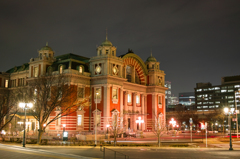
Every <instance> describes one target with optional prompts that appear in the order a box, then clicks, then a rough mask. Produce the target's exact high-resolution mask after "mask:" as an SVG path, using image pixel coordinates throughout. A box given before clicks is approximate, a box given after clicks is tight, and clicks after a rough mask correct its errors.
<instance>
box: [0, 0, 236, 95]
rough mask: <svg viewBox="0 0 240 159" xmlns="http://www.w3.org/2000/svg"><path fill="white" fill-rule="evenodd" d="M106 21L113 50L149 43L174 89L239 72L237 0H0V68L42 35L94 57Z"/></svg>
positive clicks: (31, 52) (140, 49) (30, 51)
mask: <svg viewBox="0 0 240 159" xmlns="http://www.w3.org/2000/svg"><path fill="white" fill-rule="evenodd" d="M106 28H107V29H108V39H109V40H110V41H111V42H112V43H113V45H114V46H116V47H117V56H119V55H121V54H125V53H126V52H127V51H128V48H130V49H132V50H133V51H134V53H135V54H137V55H139V56H140V57H141V58H142V59H143V61H146V59H147V57H148V56H150V53H151V50H152V54H153V56H154V57H155V58H156V59H157V60H158V61H159V62H160V69H162V70H164V71H165V73H166V80H167V81H171V83H172V92H173V94H174V95H175V96H178V93H180V92H191V91H194V87H195V86H196V83H198V82H211V83H212V84H214V85H217V84H220V81H221V77H223V76H234V75H240V67H239V64H240V62H239V61H240V0H187V1H182V0H172V1H171V0H119V1H117V0H109V1H106V0H84V1H83V0H55V1H54V0H47V1H45V0H41V1H36V0H31V1H30V0H21V1H15V0H1V1H0V53H1V58H0V59H1V60H0V71H7V70H8V69H10V68H12V67H14V66H19V65H22V64H23V63H27V62H29V60H30V58H32V57H37V56H38V52H37V50H38V49H40V48H41V47H43V46H45V44H46V42H47V41H48V43H49V46H50V47H51V48H52V49H53V50H54V51H55V55H62V54H66V53H70V52H71V53H74V54H78V55H81V56H86V57H93V56H96V45H100V44H101V43H102V42H103V41H104V40H105V34H106Z"/></svg>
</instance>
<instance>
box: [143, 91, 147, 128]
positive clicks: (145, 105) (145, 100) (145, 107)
mask: <svg viewBox="0 0 240 159" xmlns="http://www.w3.org/2000/svg"><path fill="white" fill-rule="evenodd" d="M143 96H144V110H145V111H144V112H145V114H147V106H148V105H147V94H144V95H143ZM144 123H145V124H144V125H145V130H147V115H144Z"/></svg>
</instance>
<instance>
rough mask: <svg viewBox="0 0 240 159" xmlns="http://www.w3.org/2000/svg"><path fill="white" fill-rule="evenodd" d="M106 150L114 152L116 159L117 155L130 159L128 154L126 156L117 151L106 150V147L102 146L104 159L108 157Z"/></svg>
mask: <svg viewBox="0 0 240 159" xmlns="http://www.w3.org/2000/svg"><path fill="white" fill-rule="evenodd" d="M106 150H110V151H113V153H114V159H116V158H117V154H120V155H121V156H124V157H125V159H129V156H128V155H126V154H124V153H121V152H117V151H115V150H112V149H109V148H106V147H103V146H100V151H102V152H103V159H105V156H106Z"/></svg>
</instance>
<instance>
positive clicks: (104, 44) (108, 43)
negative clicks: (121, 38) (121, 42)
mask: <svg viewBox="0 0 240 159" xmlns="http://www.w3.org/2000/svg"><path fill="white" fill-rule="evenodd" d="M101 45H102V46H112V43H111V41H109V40H108V39H106V40H105V41H104V42H102V44H101Z"/></svg>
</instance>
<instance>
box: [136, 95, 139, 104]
mask: <svg viewBox="0 0 240 159" xmlns="http://www.w3.org/2000/svg"><path fill="white" fill-rule="evenodd" d="M136 103H137V104H140V98H139V95H136Z"/></svg>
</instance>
